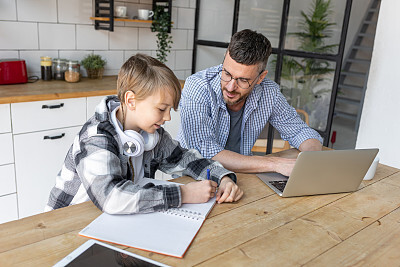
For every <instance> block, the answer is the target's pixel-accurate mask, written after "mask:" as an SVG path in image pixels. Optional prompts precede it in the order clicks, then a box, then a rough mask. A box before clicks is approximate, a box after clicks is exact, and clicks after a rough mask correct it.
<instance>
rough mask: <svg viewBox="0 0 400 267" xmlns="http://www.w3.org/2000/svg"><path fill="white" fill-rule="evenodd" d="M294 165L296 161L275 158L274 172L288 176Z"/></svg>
mask: <svg viewBox="0 0 400 267" xmlns="http://www.w3.org/2000/svg"><path fill="white" fill-rule="evenodd" d="M295 163H296V159H287V158H275V160H274V171H275V172H278V173H280V174H283V175H285V176H289V175H290V174H291V173H292V170H293V168H294V164H295Z"/></svg>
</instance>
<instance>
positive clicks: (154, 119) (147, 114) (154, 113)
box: [127, 90, 173, 133]
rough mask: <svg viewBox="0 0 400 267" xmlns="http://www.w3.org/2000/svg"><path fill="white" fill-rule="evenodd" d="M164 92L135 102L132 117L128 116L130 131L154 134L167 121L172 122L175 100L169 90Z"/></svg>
mask: <svg viewBox="0 0 400 267" xmlns="http://www.w3.org/2000/svg"><path fill="white" fill-rule="evenodd" d="M164 92H165V93H160V92H158V93H155V94H153V95H150V96H148V97H146V98H145V99H143V100H135V109H134V110H132V112H133V113H132V116H127V119H128V120H127V124H128V127H129V126H130V127H129V128H130V129H132V130H135V131H137V132H139V131H140V130H143V131H145V132H148V133H154V132H155V131H156V130H157V129H158V128H160V127H161V125H163V124H164V123H165V122H166V121H170V120H171V115H170V112H171V109H172V107H173V98H172V96H171V94H170V93H169V92H168V90H165V91H164ZM128 112H129V111H128ZM129 118H131V119H129Z"/></svg>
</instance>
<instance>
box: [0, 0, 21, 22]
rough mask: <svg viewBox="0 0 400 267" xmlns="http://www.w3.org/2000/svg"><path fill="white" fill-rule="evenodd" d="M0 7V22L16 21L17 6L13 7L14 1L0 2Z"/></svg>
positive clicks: (4, 0) (2, 0) (5, 0)
mask: <svg viewBox="0 0 400 267" xmlns="http://www.w3.org/2000/svg"><path fill="white" fill-rule="evenodd" d="M0 7H1V8H0V18H1V20H16V19H17V6H16V5H15V0H1V1H0Z"/></svg>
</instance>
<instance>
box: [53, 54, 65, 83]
mask: <svg viewBox="0 0 400 267" xmlns="http://www.w3.org/2000/svg"><path fill="white" fill-rule="evenodd" d="M65 61H66V60H65V59H62V58H55V59H53V79H54V80H64V79H65V78H64V73H65V71H66V69H67V65H66V62H65Z"/></svg>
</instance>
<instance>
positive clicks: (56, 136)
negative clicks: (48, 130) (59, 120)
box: [43, 133, 65, 140]
mask: <svg viewBox="0 0 400 267" xmlns="http://www.w3.org/2000/svg"><path fill="white" fill-rule="evenodd" d="M64 136H65V133H62V134H60V135H55V136H48V135H46V136H45V137H43V139H50V140H54V139H60V138H63V137H64Z"/></svg>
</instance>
